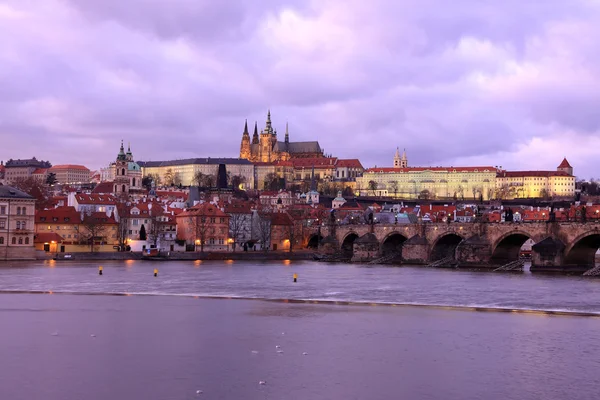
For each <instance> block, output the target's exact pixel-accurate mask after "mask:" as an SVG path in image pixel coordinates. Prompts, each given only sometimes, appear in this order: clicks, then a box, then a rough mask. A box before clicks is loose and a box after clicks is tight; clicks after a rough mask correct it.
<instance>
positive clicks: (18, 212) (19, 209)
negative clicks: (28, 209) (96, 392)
mask: <svg viewBox="0 0 600 400" xmlns="http://www.w3.org/2000/svg"><path fill="white" fill-rule="evenodd" d="M17 215H21V207H17Z"/></svg>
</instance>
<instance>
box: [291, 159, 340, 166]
mask: <svg viewBox="0 0 600 400" xmlns="http://www.w3.org/2000/svg"><path fill="white" fill-rule="evenodd" d="M291 161H292V164H293V165H294V168H302V167H304V168H312V167H313V166H314V167H315V168H329V167H330V168H334V166H335V163H336V162H337V157H327V158H326V157H314V158H294V159H292V160H291Z"/></svg>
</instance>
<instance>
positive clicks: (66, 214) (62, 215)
mask: <svg viewBox="0 0 600 400" xmlns="http://www.w3.org/2000/svg"><path fill="white" fill-rule="evenodd" d="M50 222H60V223H61V224H65V223H71V224H78V223H79V222H81V213H79V212H78V211H77V210H76V209H75V207H70V206H62V207H57V208H51V209H49V210H39V211H37V212H36V213H35V223H36V224H38V223H42V224H43V223H50Z"/></svg>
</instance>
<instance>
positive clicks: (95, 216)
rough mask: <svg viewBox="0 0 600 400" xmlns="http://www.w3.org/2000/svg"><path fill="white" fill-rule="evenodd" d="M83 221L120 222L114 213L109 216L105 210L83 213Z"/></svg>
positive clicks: (112, 223) (98, 222)
mask: <svg viewBox="0 0 600 400" xmlns="http://www.w3.org/2000/svg"><path fill="white" fill-rule="evenodd" d="M83 222H93V223H97V224H100V223H101V224H110V225H116V224H118V222H117V221H116V220H115V217H114V214H112V215H110V216H107V215H106V213H105V212H101V211H98V212H93V213H91V214H83Z"/></svg>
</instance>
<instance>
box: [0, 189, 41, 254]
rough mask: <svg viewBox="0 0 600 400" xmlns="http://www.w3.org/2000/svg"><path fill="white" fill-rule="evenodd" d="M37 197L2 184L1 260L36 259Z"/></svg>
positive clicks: (0, 214)
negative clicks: (34, 239) (34, 235)
mask: <svg viewBox="0 0 600 400" xmlns="http://www.w3.org/2000/svg"><path fill="white" fill-rule="evenodd" d="M34 215H35V199H34V198H33V197H31V196H30V195H28V194H27V193H25V192H22V191H20V190H18V189H15V188H13V187H10V186H2V185H0V261H6V260H34V259H35V249H34V247H33V224H34Z"/></svg>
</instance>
